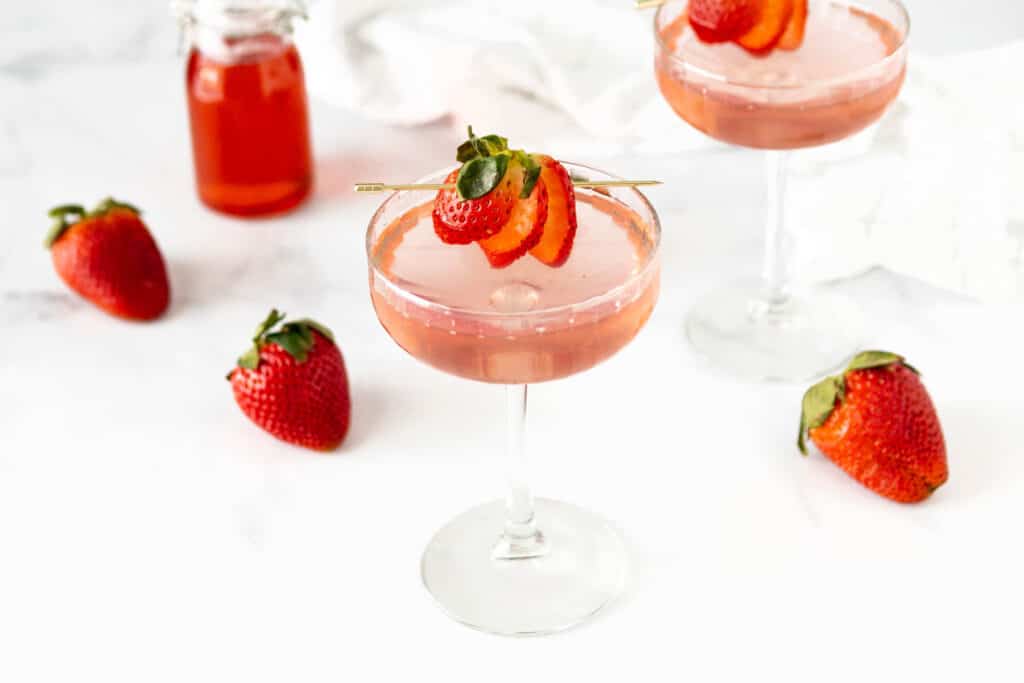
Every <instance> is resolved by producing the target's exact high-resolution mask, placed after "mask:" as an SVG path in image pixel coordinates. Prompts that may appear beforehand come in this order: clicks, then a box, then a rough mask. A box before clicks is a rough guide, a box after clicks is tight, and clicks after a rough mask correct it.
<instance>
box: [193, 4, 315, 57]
mask: <svg viewBox="0 0 1024 683" xmlns="http://www.w3.org/2000/svg"><path fill="white" fill-rule="evenodd" d="M174 8H175V10H176V11H177V14H178V18H179V22H180V25H181V31H182V46H183V47H184V48H186V49H187V48H195V49H197V50H199V51H200V52H202V53H204V54H207V55H209V56H211V57H214V58H216V59H218V60H222V61H225V62H236V61H245V60H247V59H250V58H252V57H253V56H254V55H261V54H265V53H266V52H267V51H268V50H272V49H277V48H283V47H286V46H288V45H290V44H291V40H292V39H291V35H292V28H293V26H292V24H293V21H294V19H295V18H296V17H305V5H304V3H303V2H300V1H299V0H263V1H259V0H177V1H176V2H175V3H174Z"/></svg>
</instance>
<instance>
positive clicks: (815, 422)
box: [796, 375, 846, 455]
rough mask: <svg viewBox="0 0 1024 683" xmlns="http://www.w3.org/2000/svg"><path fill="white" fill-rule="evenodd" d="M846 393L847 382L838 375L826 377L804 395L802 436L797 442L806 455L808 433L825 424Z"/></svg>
mask: <svg viewBox="0 0 1024 683" xmlns="http://www.w3.org/2000/svg"><path fill="white" fill-rule="evenodd" d="M844 391H846V382H845V381H844V380H843V376H842V375H836V376H835V377H826V378H825V379H823V380H821V381H820V382H818V383H817V384H815V385H814V386H812V387H811V388H810V389H808V390H807V393H805V394H804V400H803V405H802V406H801V411H800V434H799V435H798V436H797V441H796V445H797V447H798V448H799V449H800V452H801V453H803V454H804V455H807V443H806V441H805V439H806V435H807V432H808V431H809V430H811V429H815V428H817V427H820V426H821V425H823V424H825V420H827V419H828V416H829V415H831V414H832V411H833V410H834V409H835V407H836V400H837V399H840V400H841V399H842V396H843V392H844Z"/></svg>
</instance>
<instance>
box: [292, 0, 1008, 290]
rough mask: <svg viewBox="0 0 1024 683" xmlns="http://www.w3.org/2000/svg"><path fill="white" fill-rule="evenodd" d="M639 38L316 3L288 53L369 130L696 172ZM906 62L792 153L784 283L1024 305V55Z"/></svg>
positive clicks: (600, 2)
mask: <svg viewBox="0 0 1024 683" xmlns="http://www.w3.org/2000/svg"><path fill="white" fill-rule="evenodd" d="M651 23H652V16H651V13H649V12H637V11H635V10H633V9H632V6H631V3H630V2H628V1H625V0H559V1H558V2H541V1H540V0H517V1H509V0H503V1H501V2H496V1H494V0H478V1H475V2H468V1H465V0H450V1H449V2H434V3H430V2H427V3H424V2H422V1H415V0H389V1H384V0H319V2H315V3H313V6H312V21H310V22H309V24H307V25H305V26H303V27H301V28H300V33H299V39H300V42H301V45H302V48H303V52H304V55H305V57H306V63H307V72H308V74H307V78H308V80H309V86H310V89H311V91H312V92H313V94H314V95H316V96H318V97H320V98H323V99H325V100H327V101H328V102H331V103H333V104H335V105H337V106H341V107H345V108H352V109H356V110H358V111H360V112H362V113H363V114H364V115H366V116H368V117H370V118H374V119H377V120H381V121H385V122H388V123H393V124H400V125H401V124H406V125H411V124H417V123H423V122H427V121H431V120H435V119H438V118H440V117H442V116H446V115H452V116H454V117H455V119H456V121H457V122H459V123H460V124H461V123H462V122H465V121H471V122H472V121H476V122H486V123H487V127H488V129H493V130H500V131H502V132H503V134H506V135H508V136H509V137H511V138H513V139H515V140H517V141H518V142H519V144H522V145H525V146H528V147H533V148H538V149H539V148H551V149H558V150H560V151H561V152H562V153H563V154H565V155H567V156H568V155H570V154H575V156H577V157H579V158H587V159H596V158H602V157H608V156H617V155H626V154H628V155H636V156H659V155H661V156H663V155H671V154H678V153H679V152H682V151H687V152H691V154H689V155H688V157H687V158H688V161H689V162H690V163H699V160H698V159H699V154H693V152H695V151H698V152H699V150H705V149H711V148H713V147H714V146H716V145H718V144H719V143H716V142H714V141H712V140H710V139H708V138H707V137H706V136H704V135H702V134H700V133H698V132H696V131H694V130H692V129H690V128H689V127H688V126H686V125H682V124H681V122H680V121H679V119H678V118H677V117H676V116H675V115H674V114H673V113H672V112H671V110H670V109H669V108H668V106H667V104H665V102H664V101H663V99H662V98H661V96H660V95H659V94H658V92H657V87H656V85H655V82H654V76H653V50H654V48H653V30H652V26H651ZM911 54H912V57H911V61H910V71H909V75H908V79H907V83H906V86H905V88H904V91H903V93H902V95H901V97H900V100H899V101H898V102H897V103H896V104H895V105H894V107H893V109H892V111H891V112H890V113H889V114H888V115H887V117H886V118H885V120H884V121H883V122H882V124H881V125H880V126H878V127H875V128H872V129H870V130H869V131H867V132H865V133H863V134H860V135H858V136H855V137H854V138H851V139H850V140H847V141H844V142H842V143H838V144H836V145H830V146H828V147H823V148H819V149H812V150H804V151H801V152H799V153H797V154H795V155H794V157H793V160H792V163H791V168H792V172H793V177H792V181H791V184H790V188H791V191H790V194H789V197H790V204H789V206H790V211H789V215H790V223H791V226H790V228H791V231H792V233H793V235H794V237H795V238H796V241H795V244H796V251H795V255H794V257H795V265H796V267H795V272H796V273H797V276H798V277H799V279H801V280H804V281H811V282H819V281H825V280H833V279H839V278H843V277H848V276H851V275H854V274H857V273H859V272H862V271H864V270H867V269H869V268H871V267H875V266H884V267H886V268H890V269H892V270H894V271H896V272H900V273H903V274H906V275H910V276H913V277H917V278H919V279H921V280H924V281H926V282H929V283H931V284H934V285H936V286H939V287H942V288H946V289H951V290H955V291H958V292H962V293H964V294H967V295H969V296H973V297H978V298H982V299H990V300H1011V299H1016V300H1024V192H1022V191H1021V188H1024V98H1021V97H1020V88H1019V84H1020V82H1021V80H1020V75H1019V70H1020V65H1022V64H1024V43H1013V44H1009V45H1005V46H1002V47H999V48H993V49H989V50H985V51H982V52H973V53H968V54H961V55H953V56H946V57H940V58H925V57H922V56H920V55H917V54H915V53H914V52H913V50H912V51H911ZM576 150H579V152H578V153H577V152H576Z"/></svg>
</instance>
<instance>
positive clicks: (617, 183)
mask: <svg viewBox="0 0 1024 683" xmlns="http://www.w3.org/2000/svg"><path fill="white" fill-rule="evenodd" d="M572 184H573V186H574V187H583V188H594V187H638V186H648V185H661V181H660V180H573V181H572ZM454 189H455V185H454V184H452V183H447V184H442V183H410V184H406V185H391V184H388V183H356V184H355V191H356V192H402V191H409V190H434V191H437V190H454Z"/></svg>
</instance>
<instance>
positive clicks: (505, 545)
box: [493, 384, 547, 560]
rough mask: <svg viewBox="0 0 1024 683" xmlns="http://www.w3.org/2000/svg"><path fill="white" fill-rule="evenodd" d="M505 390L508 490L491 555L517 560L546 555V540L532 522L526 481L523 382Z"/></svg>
mask: <svg viewBox="0 0 1024 683" xmlns="http://www.w3.org/2000/svg"><path fill="white" fill-rule="evenodd" d="M505 391H506V392H507V407H506V411H507V413H506V420H507V423H508V428H507V429H508V435H507V438H508V445H507V452H508V456H507V459H508V480H509V492H508V498H507V499H506V503H505V507H506V513H505V529H504V531H503V533H502V534H501V538H499V539H498V543H497V545H495V547H494V553H493V555H494V557H495V558H496V559H502V560H521V559H526V558H530V557H540V556H542V555H544V554H546V553H547V543H546V542H545V540H544V535H543V534H542V533H541V532H540V531H538V530H537V526H536V524H535V522H534V519H533V496H531V495H530V487H529V485H528V484H527V460H526V385H525V384H521V385H519V384H516V385H509V386H507V387H506V388H505Z"/></svg>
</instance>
